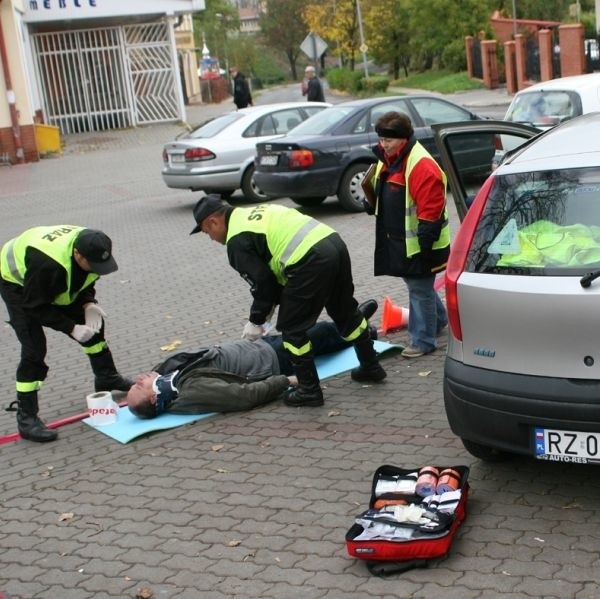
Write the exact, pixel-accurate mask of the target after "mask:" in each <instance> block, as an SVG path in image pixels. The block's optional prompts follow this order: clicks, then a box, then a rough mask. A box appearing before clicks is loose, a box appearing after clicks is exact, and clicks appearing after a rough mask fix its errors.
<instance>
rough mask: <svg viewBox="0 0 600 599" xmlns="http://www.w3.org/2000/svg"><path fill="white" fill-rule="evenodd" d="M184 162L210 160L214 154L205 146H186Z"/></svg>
mask: <svg viewBox="0 0 600 599" xmlns="http://www.w3.org/2000/svg"><path fill="white" fill-rule="evenodd" d="M184 156H185V161H186V162H200V161H201V160H212V159H213V158H216V156H215V155H214V154H213V153H212V152H211V151H210V150H207V149H205V148H188V149H187V150H186V151H185V154H184Z"/></svg>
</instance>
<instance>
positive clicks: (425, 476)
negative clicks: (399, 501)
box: [415, 466, 440, 497]
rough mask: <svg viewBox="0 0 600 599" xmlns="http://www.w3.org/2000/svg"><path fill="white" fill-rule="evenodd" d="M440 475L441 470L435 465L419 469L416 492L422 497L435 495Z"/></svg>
mask: <svg viewBox="0 0 600 599" xmlns="http://www.w3.org/2000/svg"><path fill="white" fill-rule="evenodd" d="M439 475H440V471H439V470H438V469H437V468H434V467H433V466H425V467H423V468H421V470H419V478H417V485H416V487H415V493H416V494H417V495H420V496H421V497H429V495H435V493H436V488H437V485H438V478H439Z"/></svg>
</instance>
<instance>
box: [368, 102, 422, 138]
mask: <svg viewBox="0 0 600 599" xmlns="http://www.w3.org/2000/svg"><path fill="white" fill-rule="evenodd" d="M386 112H403V113H404V114H406V115H408V116H409V117H410V116H411V114H410V108H409V106H408V103H407V102H405V101H403V100H394V101H393V102H386V103H385V104H379V105H378V106H374V107H373V108H372V109H371V112H370V118H369V129H368V130H369V131H375V123H376V122H377V119H379V117H380V116H383V115H384V114H385V113H386Z"/></svg>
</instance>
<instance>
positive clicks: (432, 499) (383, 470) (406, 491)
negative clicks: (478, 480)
mask: <svg viewBox="0 0 600 599" xmlns="http://www.w3.org/2000/svg"><path fill="white" fill-rule="evenodd" d="M468 477H469V468H468V467H467V466H422V467H419V468H411V469H406V468H398V467H396V466H389V465H385V466H381V467H379V468H378V469H377V470H376V472H375V474H374V476H373V484H372V487H371V499H370V501H369V509H368V510H366V511H364V512H363V513H362V514H360V515H359V516H358V517H357V518H356V519H355V523H354V524H353V525H352V527H351V528H350V530H348V532H347V533H346V547H347V549H348V553H349V554H350V555H351V556H353V557H356V558H358V559H362V560H366V562H367V567H368V569H369V571H370V572H371V573H372V574H375V575H377V576H387V575H389V574H394V573H399V572H405V571H406V570H410V569H411V568H423V567H427V566H428V565H429V560H432V559H434V558H438V557H442V556H444V555H445V554H446V553H448V550H449V549H450V545H451V543H452V539H453V537H454V535H455V533H456V531H457V529H458V527H459V526H460V524H461V523H462V521H463V520H464V519H465V517H466V510H465V506H466V503H467V498H468V494H469V483H468V482H467V481H468Z"/></svg>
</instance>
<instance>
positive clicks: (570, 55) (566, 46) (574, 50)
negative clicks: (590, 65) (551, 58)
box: [558, 23, 587, 77]
mask: <svg viewBox="0 0 600 599" xmlns="http://www.w3.org/2000/svg"><path fill="white" fill-rule="evenodd" d="M584 37H585V29H584V27H583V25H582V24H581V23H578V24H576V25H561V26H560V27H559V28H558V39H559V43H560V71H561V76H562V77H568V76H569V75H583V74H584V73H586V72H587V69H586V63H585V49H584V41H583V40H584Z"/></svg>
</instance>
